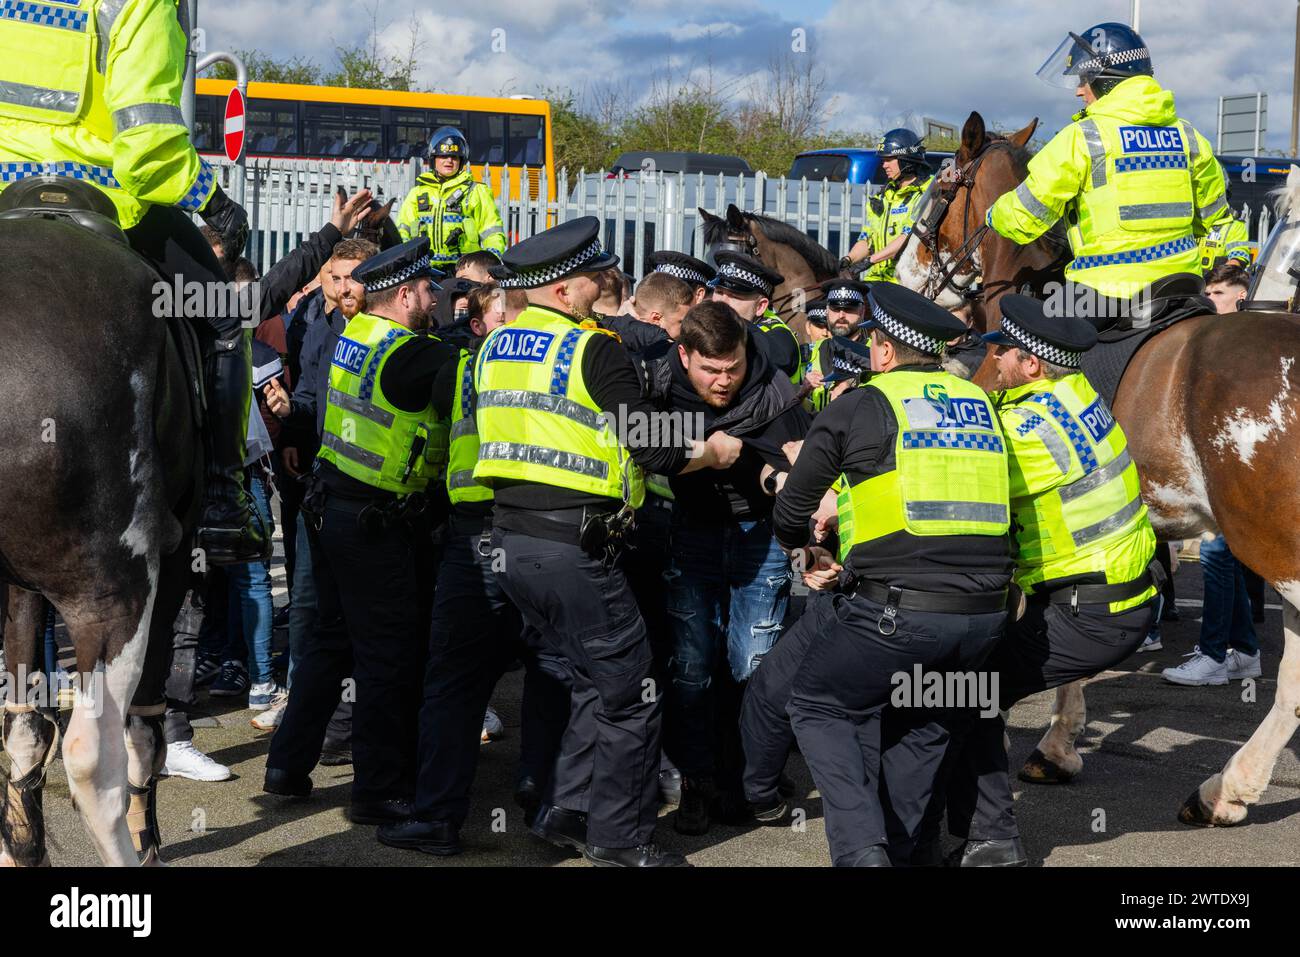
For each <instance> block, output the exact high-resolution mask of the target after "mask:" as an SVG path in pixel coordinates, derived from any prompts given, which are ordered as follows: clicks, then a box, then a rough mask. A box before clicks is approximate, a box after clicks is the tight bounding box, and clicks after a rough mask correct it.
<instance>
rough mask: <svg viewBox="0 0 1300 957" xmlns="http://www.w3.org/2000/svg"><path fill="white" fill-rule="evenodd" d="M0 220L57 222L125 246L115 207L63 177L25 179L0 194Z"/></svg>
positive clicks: (88, 187)
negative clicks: (57, 220)
mask: <svg viewBox="0 0 1300 957" xmlns="http://www.w3.org/2000/svg"><path fill="white" fill-rule="evenodd" d="M0 219H61V220H64V221H66V222H70V223H73V224H74V225H77V226H80V227H82V228H83V229H88V230H90V231H91V232H92V233H95V234H96V235H99V236H103V237H104V238H106V239H111V240H114V241H115V242H119V243H122V244H124V245H126V244H127V239H126V233H124V232H122V228H121V226H119V225H118V221H117V207H116V206H114V205H113V201H112V200H111V199H109V198H108V196H106V195H105V194H104V191H103V190H101V189H99V188H98V187H96V186H94V185H92V184H90V183H83V182H82V181H80V180H76V179H71V178H70V177H67V176H28V177H25V178H23V179H20V180H19V181H18V182H16V183H13V184H12V185H10V186H8V187H6V188H5V189H4V190H3V191H0Z"/></svg>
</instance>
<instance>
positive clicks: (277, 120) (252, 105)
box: [220, 98, 298, 156]
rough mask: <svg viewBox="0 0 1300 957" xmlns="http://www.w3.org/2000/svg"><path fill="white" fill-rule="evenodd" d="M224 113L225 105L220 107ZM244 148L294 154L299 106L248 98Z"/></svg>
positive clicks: (295, 152)
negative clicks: (246, 130)
mask: <svg viewBox="0 0 1300 957" xmlns="http://www.w3.org/2000/svg"><path fill="white" fill-rule="evenodd" d="M220 115H221V116H223V117H224V116H225V111H224V107H223V108H222V109H221V111H220ZM244 142H245V146H244V149H245V150H246V151H247V152H249V153H261V154H273V155H276V156H294V155H297V152H298V107H297V104H294V103H279V102H276V101H273V100H254V99H251V98H250V99H249V101H248V133H247V134H246V135H245V139H244Z"/></svg>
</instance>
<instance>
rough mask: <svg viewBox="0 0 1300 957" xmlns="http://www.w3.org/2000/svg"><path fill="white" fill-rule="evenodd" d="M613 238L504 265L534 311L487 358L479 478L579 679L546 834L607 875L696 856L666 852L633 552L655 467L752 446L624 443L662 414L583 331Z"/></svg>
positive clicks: (552, 244)
mask: <svg viewBox="0 0 1300 957" xmlns="http://www.w3.org/2000/svg"><path fill="white" fill-rule="evenodd" d="M599 232H600V221H599V220H598V219H596V218H595V217H594V216H585V217H582V218H580V219H575V220H571V221H570V222H567V223H563V224H561V225H559V226H556V227H554V228H552V229H548V230H546V231H545V232H542V233H539V234H537V235H535V236H533V237H530V238H529V239H526V240H524V241H523V242H521V243H519V244H518V245H516V246H514V247H512V248H511V249H509V250H507V252H506V254H505V256H504V257H503V260H504V263H505V265H506V266H507V267H508V268H509V269H510V270H511V275H510V276H509V277H508V278H506V279H505V280H504V281H503V285H505V286H506V288H517V289H524V290H526V292H527V294H528V299H529V306H528V308H527V309H525V310H524V311H523V312H522V313H520V315H519V317H518V318H517V319H516V320H515V321H514V322H513V323H512V324H510V325H508V326H504V327H502V328H500V329H497V330H495V331H494V332H492V333H491V335H489V336H488V339H487V341H486V342H485V343H484V345H483V348H482V349H481V350H480V351H479V354H478V358H477V360H476V363H475V371H474V390H473V391H474V395H473V396H472V397H471V401H472V402H473V403H474V404H475V405H474V408H475V421H476V425H477V429H478V436H479V457H478V463H477V464H476V465H475V466H474V478H475V479H476V480H478V481H480V482H483V483H484V484H487V485H489V486H490V487H491V488H492V489H493V493H494V497H495V511H494V516H493V531H492V547H493V548H494V549H498V550H499V551H497V552H496V554H498V555H500V556H501V558H502V563H503V565H504V570H501V569H500V566H498V577H499V581H500V582H501V586H502V588H503V589H504V590H505V593H506V595H507V596H508V597H509V598H510V599H511V600H512V601H513V602H514V604H515V605H516V607H518V608H519V610H520V612H521V613H522V615H523V617H524V620H525V621H526V622H527V623H528V624H530V625H532V626H533V627H535V628H536V629H537V630H538V632H539V633H540V636H541V642H542V645H543V647H545V648H546V649H547V650H549V651H552V652H554V653H557V654H559V655H562V656H563V657H564V658H566V659H567V660H568V662H569V664H570V665H571V667H572V670H573V696H572V710H571V712H570V718H569V727H568V730H567V731H566V732H565V736H564V741H563V742H562V745H561V753H560V756H559V759H558V760H557V762H556V767H555V771H554V780H553V782H552V784H551V788H550V792H549V793H548V794H547V795H546V802H545V804H544V805H543V807H542V809H541V811H540V812H539V813H538V816H537V818H536V819H535V821H534V823H533V831H534V833H536V834H537V835H539V836H540V837H543V838H544V839H546V840H548V841H551V842H552V843H555V844H557V845H558V846H561V847H573V848H578V849H581V850H582V852H583V853H584V854H585V855H586V857H587V859H588V860H590V861H591V862H592V863H595V864H598V865H604V866H615V867H646V866H651V867H662V866H680V865H683V864H685V858H683V857H682V856H681V855H678V854H671V853H666V852H664V851H661V850H659V848H657V847H656V846H655V845H654V844H653V843H652V838H653V834H654V827H655V817H656V810H657V804H658V772H659V725H660V698H659V696H658V695H657V694H656V693H655V692H654V681H653V667H652V662H651V652H650V648H649V644H648V642H647V640H646V629H645V623H644V622H643V621H642V618H641V615H640V613H639V612H638V611H637V606H636V602H635V600H634V599H633V596H632V593H631V590H630V589H629V587H628V583H627V579H626V576H625V575H624V573H623V568H622V563H621V560H620V551H621V543H622V541H623V539H624V537H625V536H626V534H627V532H628V528H629V519H630V517H631V515H632V514H633V512H634V510H635V509H636V508H637V507H638V506H639V505H641V503H642V501H643V499H644V494H645V487H644V477H643V473H642V469H643V468H644V469H645V470H647V471H654V472H659V473H661V474H665V475H673V474H677V473H679V472H685V471H693V470H694V469H698V468H706V467H726V466H728V465H730V464H731V463H732V462H734V461H735V459H736V457H737V455H738V454H739V451H740V442H739V440H737V439H733V438H731V437H730V436H727V435H726V434H725V433H715V434H714V435H712V436H710V437H709V439H708V440H707V441H706V442H690V443H689V446H687V445H686V444H682V445H659V446H648V445H643V444H640V443H636V442H633V443H631V444H624V442H625V441H628V440H627V439H625V438H624V437H623V436H622V435H620V434H619V433H618V432H616V430H615V428H614V426H616V425H617V426H620V428H621V424H622V423H628V424H629V426H630V427H631V430H632V431H630V432H629V433H627V434H628V436H631V435H633V434H635V432H636V431H638V430H637V429H636V427H635V423H636V422H638V421H639V422H641V423H644V424H646V425H650V424H652V423H653V422H654V421H655V420H654V409H653V407H651V406H650V405H649V404H648V403H647V402H646V401H645V400H644V399H643V398H642V396H641V382H640V379H639V377H638V375H637V372H636V370H635V369H634V368H633V366H632V362H631V360H630V359H629V358H628V355H627V353H626V351H625V350H624V349H623V347H622V346H621V345H620V344H619V342H618V340H617V338H616V337H615V336H613V335H611V334H609V333H608V332H605V331H603V330H600V329H599V328H597V327H595V326H594V324H590V325H589V324H580V321H579V320H580V318H581V317H584V316H587V315H588V314H589V313H590V310H591V307H592V304H593V303H594V302H595V301H596V298H597V296H598V295H599V292H600V289H599V286H598V284H597V281H596V278H595V274H596V273H598V272H600V271H601V270H604V269H608V268H610V267H611V266H615V265H617V264H618V257H617V256H613V255H610V254H607V253H605V252H604V251H603V250H602V249H601V246H600V240H599V239H598V234H599ZM640 431H641V434H643V435H644V434H645V431H646V430H640ZM650 431H653V430H650ZM647 682H648V683H647Z"/></svg>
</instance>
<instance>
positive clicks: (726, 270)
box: [718, 262, 772, 296]
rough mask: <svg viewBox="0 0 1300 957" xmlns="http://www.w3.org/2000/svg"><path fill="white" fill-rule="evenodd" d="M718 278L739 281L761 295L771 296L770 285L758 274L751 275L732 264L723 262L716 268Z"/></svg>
mask: <svg viewBox="0 0 1300 957" xmlns="http://www.w3.org/2000/svg"><path fill="white" fill-rule="evenodd" d="M718 277H719V278H722V277H725V278H727V279H739V280H740V281H741V282H744V283H748V284H749V285H751V286H753V287H754V288H755V289H758V290H760V291H761V292H762V293H763V295H765V296H770V295H772V286H771V284H770V283H769V282H768V281H767V280H766V279H764V278H763V277H762V276H760V275H758V273H752V272H750V271H749V270H748V269H745V268H744V267H743V266H741V265H739V264H738V263H734V262H724V263H723V264H722V265H721V266H719V267H718Z"/></svg>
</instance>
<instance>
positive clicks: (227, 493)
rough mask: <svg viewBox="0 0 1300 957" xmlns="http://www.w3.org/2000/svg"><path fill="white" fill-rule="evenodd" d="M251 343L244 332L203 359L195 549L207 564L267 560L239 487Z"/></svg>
mask: <svg viewBox="0 0 1300 957" xmlns="http://www.w3.org/2000/svg"><path fill="white" fill-rule="evenodd" d="M252 356H253V343H252V339H250V338H249V336H248V334H247V333H246V332H245V331H244V330H242V329H241V330H240V332H239V334H238V336H237V337H235V338H232V339H226V340H218V341H217V343H216V345H215V351H214V353H213V354H212V355H211V356H210V357H209V358H208V363H207V367H208V368H207V371H208V420H207V428H206V429H205V438H206V440H207V482H206V483H205V484H206V492H205V495H204V501H203V515H202V517H201V518H200V519H199V547H200V548H202V549H203V550H204V554H205V558H206V561H207V563H208V564H210V565H233V564H239V563H240V562H256V561H266V560H267V559H269V558H270V557H271V536H270V535H269V534H267V530H266V526H265V524H264V523H263V522H262V517H261V516H260V515H259V514H258V512H257V509H256V508H255V507H254V505H253V502H252V499H251V498H250V497H249V495H248V493H247V492H246V491H245V490H244V458H245V456H246V455H247V437H248V414H249V405H250V403H251V401H252V398H253V383H252V378H253V369H252Z"/></svg>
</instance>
